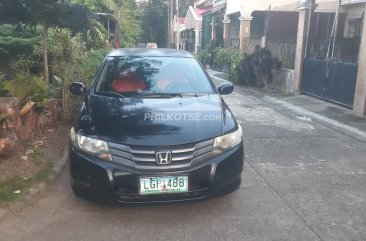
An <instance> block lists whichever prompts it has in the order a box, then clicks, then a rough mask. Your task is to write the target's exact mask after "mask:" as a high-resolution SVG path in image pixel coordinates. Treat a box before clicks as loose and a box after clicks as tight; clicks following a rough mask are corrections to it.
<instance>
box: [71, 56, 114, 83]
mask: <svg viewBox="0 0 366 241" xmlns="http://www.w3.org/2000/svg"><path fill="white" fill-rule="evenodd" d="M107 53H108V50H107V49H99V50H92V51H89V52H87V53H86V54H84V56H83V57H82V58H80V59H79V61H78V65H79V66H80V67H79V71H78V74H79V76H77V79H75V80H78V81H81V82H84V83H85V84H86V85H87V86H88V85H90V84H91V81H92V80H93V78H94V75H95V73H96V71H97V68H98V66H99V65H100V63H101V62H102V61H103V59H104V58H105V56H106V55H107Z"/></svg>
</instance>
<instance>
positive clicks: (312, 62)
mask: <svg viewBox="0 0 366 241" xmlns="http://www.w3.org/2000/svg"><path fill="white" fill-rule="evenodd" d="M357 70H358V66H357V64H353V63H344V62H327V61H325V60H317V59H305V61H304V72H303V79H302V86H301V91H302V93H304V94H308V95H312V96H316V97H319V98H322V99H325V100H328V101H332V102H335V103H338V104H341V105H344V106H347V107H353V101H354V96H355V89H356V80H357Z"/></svg>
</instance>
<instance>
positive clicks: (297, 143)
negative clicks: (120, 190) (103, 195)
mask: <svg viewBox="0 0 366 241" xmlns="http://www.w3.org/2000/svg"><path fill="white" fill-rule="evenodd" d="M225 99H226V100H227V102H228V104H229V106H230V107H231V109H232V111H233V112H234V114H235V115H236V116H237V118H238V120H239V121H240V123H241V125H242V127H243V130H244V139H245V148H246V164H245V171H244V174H243V180H244V182H243V185H242V187H241V188H240V190H238V191H237V192H235V193H233V194H231V195H229V196H226V197H223V198H220V199H216V200H211V201H203V202H195V203H185V204H171V205H157V206H128V207H108V206H100V205H97V204H93V203H89V202H86V201H83V200H79V199H77V198H75V197H74V196H73V194H72V193H71V190H70V187H69V180H68V172H67V170H65V171H64V173H63V174H62V176H61V178H60V180H59V181H58V183H57V187H56V188H55V191H54V192H53V193H51V194H50V195H49V196H48V197H47V198H46V199H43V200H41V201H40V202H39V205H38V207H35V208H32V209H30V210H28V211H26V212H24V213H21V214H20V215H19V216H17V217H15V216H14V217H10V218H7V219H6V220H4V221H2V222H1V223H0V240H4V241H5V240H6V241H8V240H27V241H31V240H37V241H42V240H44V241H49V240H87V241H93V240H98V241H100V240H119V241H120V240H139V241H143V240H148V241H151V240H210V241H213V240H240V241H242V240H256V241H260V240H301V241H303V240H330V241H336V240H342V241H344V240H366V202H365V200H366V143H363V142H360V141H357V140H355V139H352V138H351V137H347V136H345V135H343V134H340V133H338V132H336V131H334V130H331V129H328V128H326V127H324V126H321V125H318V124H316V123H314V122H312V121H311V120H308V119H306V118H302V117H301V116H296V115H294V114H292V113H289V112H286V111H285V110H283V109H279V107H276V106H275V105H273V106H272V105H271V104H268V103H267V102H264V101H263V100H262V99H261V98H258V97H255V96H254V95H252V94H250V92H247V91H245V90H243V89H240V88H238V89H237V90H236V91H235V93H234V94H232V95H230V96H227V97H225Z"/></svg>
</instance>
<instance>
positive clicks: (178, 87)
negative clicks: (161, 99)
mask: <svg viewBox="0 0 366 241" xmlns="http://www.w3.org/2000/svg"><path fill="white" fill-rule="evenodd" d="M165 90H166V91H167V92H170V93H191V92H194V89H193V88H192V87H191V86H190V85H189V84H187V83H183V82H172V83H170V84H169V85H168V86H167V87H166V89H165Z"/></svg>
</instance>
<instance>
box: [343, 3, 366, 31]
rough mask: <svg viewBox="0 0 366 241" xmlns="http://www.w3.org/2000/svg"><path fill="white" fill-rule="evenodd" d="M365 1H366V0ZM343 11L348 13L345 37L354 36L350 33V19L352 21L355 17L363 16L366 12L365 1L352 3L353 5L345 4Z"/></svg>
mask: <svg viewBox="0 0 366 241" xmlns="http://www.w3.org/2000/svg"><path fill="white" fill-rule="evenodd" d="M364 2H366V0H365V1H364ZM342 11H343V12H344V13H345V15H346V20H345V26H344V32H343V35H344V37H352V36H350V35H349V33H350V21H352V20H353V19H357V18H361V17H362V16H363V15H364V13H365V9H364V3H357V4H352V5H343V6H342Z"/></svg>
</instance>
